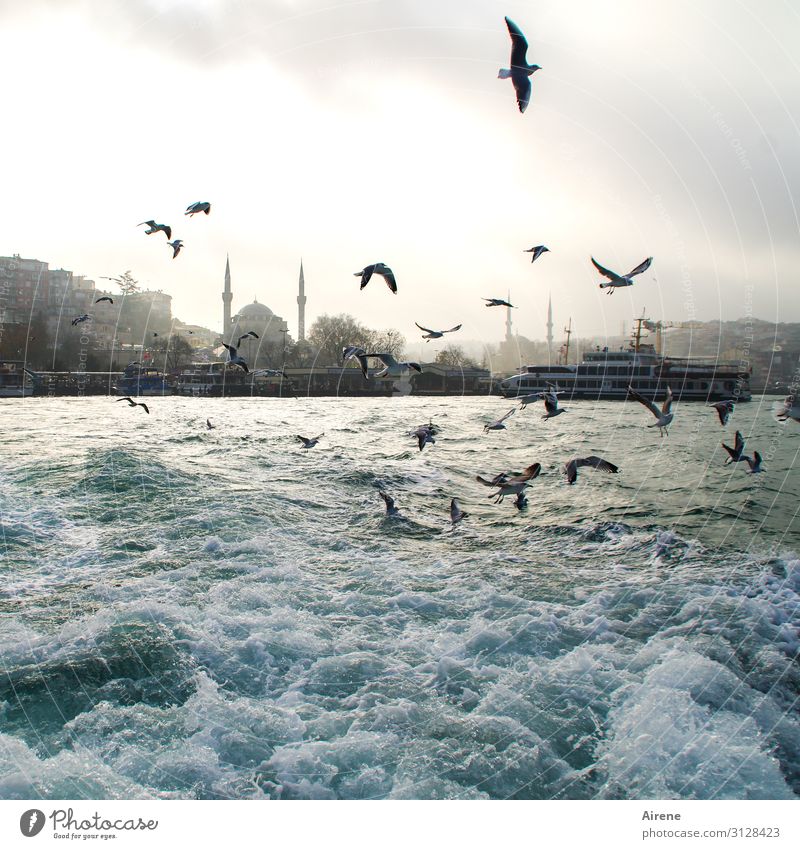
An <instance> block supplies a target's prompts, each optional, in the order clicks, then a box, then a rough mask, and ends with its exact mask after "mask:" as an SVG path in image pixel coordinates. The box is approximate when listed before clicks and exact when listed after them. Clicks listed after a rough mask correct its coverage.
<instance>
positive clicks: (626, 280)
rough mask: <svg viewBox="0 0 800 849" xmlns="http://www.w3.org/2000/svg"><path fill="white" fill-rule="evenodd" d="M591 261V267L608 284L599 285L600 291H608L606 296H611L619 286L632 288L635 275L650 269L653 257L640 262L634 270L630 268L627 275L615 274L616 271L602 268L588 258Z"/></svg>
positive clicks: (592, 258)
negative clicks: (604, 278)
mask: <svg viewBox="0 0 800 849" xmlns="http://www.w3.org/2000/svg"><path fill="white" fill-rule="evenodd" d="M590 259H591V260H592V265H593V266H594V267H595V268H596V269H597V270H598V271H599V272H600V273H601V274H602V275H603V277H607V278H608V280H609V282H608V283H601V284H600V288H601V289H608V294H609V295H613V294H614V289H618V288H619V287H620V286H633V278H634V277H635V276H636V275H637V274H641V273H642V272H643V271H647V269H648V268H650V263H651V262H652V261H653V257H651V256H649V257H648V258H647V259H646V260H645V261H644V262H640V263H639V265H637V266H636V268H632V269H631V270H630V271H629V272H628V273H627V274H617V272H616V271H610V270H609V269H607V268H603V266H602V265H600V263H599V262H597V261H596V260H595V258H594V257H590Z"/></svg>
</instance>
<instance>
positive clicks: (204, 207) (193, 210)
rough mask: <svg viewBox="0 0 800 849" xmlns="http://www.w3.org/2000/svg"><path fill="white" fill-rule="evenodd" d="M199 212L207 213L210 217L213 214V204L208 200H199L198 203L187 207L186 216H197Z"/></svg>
mask: <svg viewBox="0 0 800 849" xmlns="http://www.w3.org/2000/svg"><path fill="white" fill-rule="evenodd" d="M198 212H205V214H206V215H208V213H209V212H211V204H210V203H209V202H208V201H207V200H199V201H197V203H191V204H189V206H187V207H186V212H184V213H183V214H184V215H190V216H191V215H197V213H198Z"/></svg>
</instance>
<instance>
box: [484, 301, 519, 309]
mask: <svg viewBox="0 0 800 849" xmlns="http://www.w3.org/2000/svg"><path fill="white" fill-rule="evenodd" d="M481 300H482V301H486V306H487V307H511V308H512V309H516V307H515V306H514V304H510V303H509V302H508V301H504V300H503V299H502V298H481Z"/></svg>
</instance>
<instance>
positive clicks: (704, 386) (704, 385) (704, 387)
mask: <svg viewBox="0 0 800 849" xmlns="http://www.w3.org/2000/svg"><path fill="white" fill-rule="evenodd" d="M700 388H701V389H708V384H707V383H701V384H700Z"/></svg>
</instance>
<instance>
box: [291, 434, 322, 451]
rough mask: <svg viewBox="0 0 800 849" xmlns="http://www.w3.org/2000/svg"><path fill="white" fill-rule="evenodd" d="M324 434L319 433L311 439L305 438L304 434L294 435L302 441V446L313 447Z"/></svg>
mask: <svg viewBox="0 0 800 849" xmlns="http://www.w3.org/2000/svg"><path fill="white" fill-rule="evenodd" d="M323 436H325V434H324V433H321V434H320V435H319V436H315V437H314V438H313V439H306V437H305V436H300V434H297V435H296V437H295V438H296V439H299V440H300V441H301V442H302V443H303V448H313V447H314V446H315V445H316V444H317V443H318V442H319V441H320V439H322V437H323Z"/></svg>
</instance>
